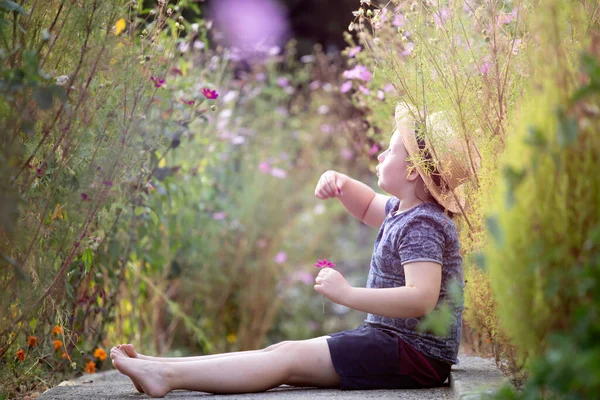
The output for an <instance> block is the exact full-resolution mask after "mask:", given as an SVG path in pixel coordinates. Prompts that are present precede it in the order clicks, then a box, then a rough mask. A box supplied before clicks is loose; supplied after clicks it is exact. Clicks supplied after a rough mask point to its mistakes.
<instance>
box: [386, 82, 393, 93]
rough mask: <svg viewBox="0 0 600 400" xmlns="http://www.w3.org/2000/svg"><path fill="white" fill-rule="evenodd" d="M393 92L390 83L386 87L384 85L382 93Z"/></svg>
mask: <svg viewBox="0 0 600 400" xmlns="http://www.w3.org/2000/svg"><path fill="white" fill-rule="evenodd" d="M393 90H395V89H394V85H392V84H391V83H388V84H387V85H385V86H384V87H383V91H384V92H386V93H389V92H391V91H393Z"/></svg>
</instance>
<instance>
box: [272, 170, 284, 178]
mask: <svg viewBox="0 0 600 400" xmlns="http://www.w3.org/2000/svg"><path fill="white" fill-rule="evenodd" d="M271 175H272V176H274V177H275V178H279V179H284V178H285V177H286V176H287V174H286V172H285V171H284V170H282V169H281V168H273V169H271Z"/></svg>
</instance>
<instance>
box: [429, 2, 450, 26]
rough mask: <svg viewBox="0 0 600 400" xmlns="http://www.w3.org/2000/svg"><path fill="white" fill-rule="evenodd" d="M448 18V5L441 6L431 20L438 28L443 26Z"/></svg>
mask: <svg viewBox="0 0 600 400" xmlns="http://www.w3.org/2000/svg"><path fill="white" fill-rule="evenodd" d="M448 18H450V9H448V7H443V8H442V9H440V10H439V11H438V12H436V13H435V14H434V15H433V21H434V22H435V25H436V26H437V27H438V28H441V27H442V26H444V24H445V23H446V21H447V20H448Z"/></svg>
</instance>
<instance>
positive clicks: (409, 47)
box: [400, 42, 415, 56]
mask: <svg viewBox="0 0 600 400" xmlns="http://www.w3.org/2000/svg"><path fill="white" fill-rule="evenodd" d="M414 49H415V44H414V43H413V42H408V43H406V45H405V46H404V50H402V52H401V53H400V55H401V56H408V55H410V54H411V53H412V52H413V50H414Z"/></svg>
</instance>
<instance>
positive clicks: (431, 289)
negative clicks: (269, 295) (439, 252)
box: [315, 261, 442, 318]
mask: <svg viewBox="0 0 600 400" xmlns="http://www.w3.org/2000/svg"><path fill="white" fill-rule="evenodd" d="M404 274H405V278H406V285H405V286H400V287H395V288H377V289H370V288H359V287H352V286H350V285H349V284H348V282H347V281H346V279H344V277H343V276H342V274H340V273H339V272H338V271H336V270H334V269H332V268H323V269H322V270H321V271H320V272H319V275H318V276H317V278H316V279H315V281H316V283H317V284H316V285H315V290H316V291H317V292H319V293H322V294H323V295H324V296H325V297H327V298H328V299H330V300H331V301H333V302H335V303H338V304H342V305H344V306H347V307H350V308H352V309H354V310H358V311H363V312H367V313H370V314H375V315H380V316H382V317H389V318H418V317H422V316H424V315H426V314H428V313H429V312H431V311H432V310H433V309H434V308H435V306H436V304H437V301H438V298H439V296H440V288H441V282H442V266H441V265H440V264H437V263H434V262H429V261H421V262H414V263H409V264H405V265H404Z"/></svg>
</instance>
